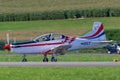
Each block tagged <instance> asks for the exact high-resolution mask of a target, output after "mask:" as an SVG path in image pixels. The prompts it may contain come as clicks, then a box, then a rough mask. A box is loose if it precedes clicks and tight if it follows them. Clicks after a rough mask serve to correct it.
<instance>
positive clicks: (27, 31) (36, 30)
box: [0, 17, 120, 40]
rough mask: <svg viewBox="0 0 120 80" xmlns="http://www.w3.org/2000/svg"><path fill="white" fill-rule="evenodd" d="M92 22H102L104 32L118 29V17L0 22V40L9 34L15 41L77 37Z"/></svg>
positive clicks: (88, 29)
mask: <svg viewBox="0 0 120 80" xmlns="http://www.w3.org/2000/svg"><path fill="white" fill-rule="evenodd" d="M94 21H101V22H103V24H104V28H105V30H107V29H120V23H119V21H120V17H109V18H108V17H104V18H103V17H102V18H85V19H69V20H43V21H42V20H40V21H26V22H24V21H20V22H0V39H1V40H5V39H6V33H9V34H10V39H13V38H15V37H16V39H17V40H27V39H31V38H32V39H33V38H35V37H37V36H39V35H41V34H44V33H50V32H58V33H63V34H66V35H69V36H78V35H82V34H84V33H86V32H88V31H90V30H91V29H92V26H93V22H94Z"/></svg>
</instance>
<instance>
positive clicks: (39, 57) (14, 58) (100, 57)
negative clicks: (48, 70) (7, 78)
mask: <svg viewBox="0 0 120 80" xmlns="http://www.w3.org/2000/svg"><path fill="white" fill-rule="evenodd" d="M87 55H88V54H86V55H72V56H70V54H68V55H67V56H57V59H58V62H84V61H85V62H88V61H90V62H93V61H97V62H101V61H104V62H105V61H108V62H112V61H113V60H114V59H118V61H120V56H119V55H112V56H110V55H109V56H107V55H106V56H104V55H92V54H91V55H90V54H89V55H88V56H87ZM26 58H27V60H28V62H42V59H43V55H34V56H29V55H27V57H26ZM48 58H49V61H50V60H51V56H48ZM21 61H22V55H16V56H13V55H12V54H9V56H7V55H1V56H0V62H21Z"/></svg>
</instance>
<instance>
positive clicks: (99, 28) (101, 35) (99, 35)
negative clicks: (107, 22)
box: [81, 22, 106, 41]
mask: <svg viewBox="0 0 120 80" xmlns="http://www.w3.org/2000/svg"><path fill="white" fill-rule="evenodd" d="M81 38H85V39H94V40H100V41H105V40H106V35H105V32H104V28H103V24H102V23H101V22H94V24H93V29H92V31H90V32H88V33H87V34H85V35H84V36H82V37H81Z"/></svg>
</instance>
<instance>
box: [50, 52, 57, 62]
mask: <svg viewBox="0 0 120 80" xmlns="http://www.w3.org/2000/svg"><path fill="white" fill-rule="evenodd" d="M51 62H57V58H56V55H55V54H52V58H51Z"/></svg>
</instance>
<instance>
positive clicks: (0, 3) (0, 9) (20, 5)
mask: <svg viewBox="0 0 120 80" xmlns="http://www.w3.org/2000/svg"><path fill="white" fill-rule="evenodd" d="M119 4H120V0H114V1H113V0H104V1H101V0H87V1H86V0H69V1H68V0H34V1H33V0H0V13H21V12H22V13H23V12H38V11H52V10H71V9H73V10H74V9H90V8H109V7H110V8H111V7H112V8H119V7H120V5H119Z"/></svg>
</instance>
